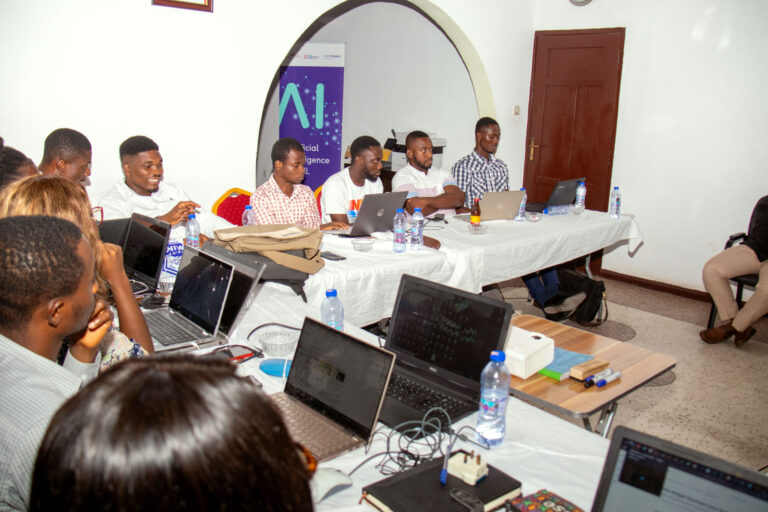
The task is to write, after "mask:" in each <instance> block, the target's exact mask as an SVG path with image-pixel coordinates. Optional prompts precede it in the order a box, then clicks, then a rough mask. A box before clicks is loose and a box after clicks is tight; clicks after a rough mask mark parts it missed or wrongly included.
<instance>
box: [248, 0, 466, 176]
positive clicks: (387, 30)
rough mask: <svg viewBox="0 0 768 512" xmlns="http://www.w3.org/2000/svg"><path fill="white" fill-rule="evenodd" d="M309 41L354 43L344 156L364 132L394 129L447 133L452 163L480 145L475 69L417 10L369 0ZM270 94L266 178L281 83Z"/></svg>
mask: <svg viewBox="0 0 768 512" xmlns="http://www.w3.org/2000/svg"><path fill="white" fill-rule="evenodd" d="M309 42H325V43H335V42H343V43H346V61H345V66H344V108H343V120H342V126H343V134H342V145H341V147H342V158H343V153H344V151H346V148H347V147H349V146H350V145H351V144H352V141H353V140H354V139H355V138H357V137H359V136H360V135H371V136H373V137H375V138H376V139H378V140H379V142H381V143H382V144H384V142H385V141H386V139H387V138H388V137H391V136H392V135H391V134H390V130H391V129H395V130H415V129H420V130H424V131H427V132H434V133H436V134H437V135H438V136H439V137H442V138H445V139H447V140H448V146H447V147H446V148H445V153H444V155H443V167H446V168H450V166H451V165H453V163H454V162H455V161H456V160H458V159H459V158H461V157H462V156H464V155H465V154H467V153H469V152H470V151H471V150H472V148H473V147H474V127H475V122H476V121H477V119H478V115H477V103H476V101H475V95H474V90H473V89H472V83H471V82H470V80H469V75H468V73H467V70H466V68H465V67H464V63H463V62H462V60H461V58H460V57H459V54H458V53H457V52H456V49H455V48H454V46H453V45H452V44H451V42H450V41H449V40H448V39H446V37H445V36H444V35H443V34H442V32H440V30H439V29H438V28H437V27H435V26H434V25H433V24H432V23H430V21H429V20H427V19H426V18H425V17H424V16H422V15H421V14H420V13H418V12H417V11H415V10H413V9H410V8H408V7H405V6H402V5H397V4H387V3H380V2H379V3H371V4H365V5H362V6H360V7H356V8H355V9H352V10H351V11H348V12H346V13H344V14H343V15H341V16H339V17H337V18H336V19H334V20H333V21H331V22H330V23H328V24H327V25H325V26H324V27H322V28H321V29H320V30H318V31H317V33H315V34H314V35H313V36H312V38H311V39H310V40H309ZM434 91H439V94H433V92H434ZM270 96H271V98H270V104H269V106H268V108H267V110H266V111H265V113H264V123H263V124H262V127H261V133H260V142H259V154H258V163H257V169H258V171H259V172H258V175H257V181H258V182H259V183H261V182H263V181H265V180H266V179H267V178H268V177H269V173H270V172H271V166H272V165H271V158H270V149H271V147H272V144H273V143H274V142H275V141H276V140H277V138H278V122H277V121H278V119H277V117H278V94H277V93H276V91H275V90H274V89H273V90H272V91H271V93H270ZM447 99H449V100H447ZM401 142H402V141H401ZM342 161H344V160H342ZM394 170H397V169H394Z"/></svg>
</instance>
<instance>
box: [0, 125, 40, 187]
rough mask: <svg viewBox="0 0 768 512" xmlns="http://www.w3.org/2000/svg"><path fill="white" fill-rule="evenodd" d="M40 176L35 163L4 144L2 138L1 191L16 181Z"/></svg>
mask: <svg viewBox="0 0 768 512" xmlns="http://www.w3.org/2000/svg"><path fill="white" fill-rule="evenodd" d="M35 174H38V171H37V166H36V165H35V163H34V162H33V161H32V160H30V159H29V158H27V156H26V155H25V154H24V153H22V152H21V151H19V150H18V149H14V148H12V147H10V146H6V145H5V144H4V143H3V138H2V137H0V190H3V189H4V188H5V187H6V186H7V185H9V184H11V183H13V182H14V181H16V180H19V179H21V178H25V177H27V176H34V175H35Z"/></svg>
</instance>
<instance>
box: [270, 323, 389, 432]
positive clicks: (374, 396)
mask: <svg viewBox="0 0 768 512" xmlns="http://www.w3.org/2000/svg"><path fill="white" fill-rule="evenodd" d="M394 358H395V356H394V354H392V353H390V352H387V351H386V350H382V349H380V348H378V347H374V346H372V345H369V344H367V343H364V342H362V341H359V340H357V339H355V338H353V337H351V336H349V335H347V334H344V333H343V332H341V331H338V330H336V329H332V328H330V327H328V326H326V325H323V324H321V323H319V322H317V321H315V320H311V319H309V318H306V319H305V320H304V326H303V327H302V329H301V336H299V344H298V346H297V347H296V353H295V354H294V356H293V363H291V370H290V373H289V374H288V380H287V382H286V384H285V393H286V394H288V395H289V396H291V397H293V398H295V399H297V400H299V401H300V402H302V403H304V404H305V405H307V406H309V407H311V408H312V409H314V410H315V411H317V412H319V413H321V414H322V415H324V416H326V417H328V418H329V419H331V420H333V421H335V422H336V423H338V424H340V425H342V426H344V427H346V428H348V429H349V430H351V431H353V432H355V434H356V435H358V436H360V437H362V438H363V439H368V438H369V436H370V435H371V432H373V428H374V427H375V425H376V421H377V419H378V412H379V408H380V406H381V404H382V402H383V400H384V394H385V390H386V389H387V385H388V384H389V376H390V374H391V373H392V367H393V365H394Z"/></svg>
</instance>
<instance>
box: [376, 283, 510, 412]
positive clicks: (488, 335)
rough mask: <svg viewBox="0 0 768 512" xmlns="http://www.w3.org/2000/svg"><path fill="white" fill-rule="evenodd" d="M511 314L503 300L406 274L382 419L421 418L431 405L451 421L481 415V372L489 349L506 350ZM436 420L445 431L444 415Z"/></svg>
mask: <svg viewBox="0 0 768 512" xmlns="http://www.w3.org/2000/svg"><path fill="white" fill-rule="evenodd" d="M513 311H514V310H513V308H512V306H511V305H510V304H506V303H504V302H502V301H499V300H495V299H491V298H488V297H483V296H482V295H475V294H472V293H469V292H465V291H462V290H458V289H456V288H451V287H449V286H445V285H442V284H438V283H434V282H431V281H427V280H425V279H420V278H418V277H413V276H410V275H403V277H402V279H401V280H400V289H399V290H398V292H397V299H396V302H395V308H394V311H393V312H392V319H391V320H390V324H389V330H388V333H387V342H386V345H385V348H386V349H388V350H390V351H392V352H394V353H395V354H396V355H397V364H396V365H395V372H394V374H393V376H392V382H390V384H389V388H388V389H387V398H386V399H385V401H384V407H383V409H382V411H381V418H380V421H381V422H382V423H384V424H386V425H387V426H389V427H397V426H398V425H400V424H402V423H404V422H407V421H413V420H421V419H422V418H423V416H424V414H425V413H426V412H427V411H428V410H429V409H430V408H431V407H433V406H440V407H442V408H443V409H445V410H446V412H447V413H448V414H449V416H450V418H451V422H456V421H458V420H459V419H461V418H463V417H465V416H467V415H469V414H471V413H473V412H475V411H477V407H478V400H479V398H480V373H481V372H482V371H483V368H484V367H485V365H486V364H488V361H489V359H490V355H491V351H493V350H503V349H504V342H505V340H506V337H507V330H508V329H509V322H510V319H511V318H512V313H513ZM409 390H412V392H410V391H409ZM435 401H436V402H435ZM430 416H431V415H430ZM435 417H436V418H437V419H438V420H439V421H440V422H441V423H442V425H443V427H447V421H446V418H445V415H442V414H440V415H435Z"/></svg>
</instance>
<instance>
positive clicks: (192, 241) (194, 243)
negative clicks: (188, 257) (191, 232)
mask: <svg viewBox="0 0 768 512" xmlns="http://www.w3.org/2000/svg"><path fill="white" fill-rule="evenodd" d="M187 245H188V246H190V247H196V248H199V247H200V237H197V236H188V237H187Z"/></svg>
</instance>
